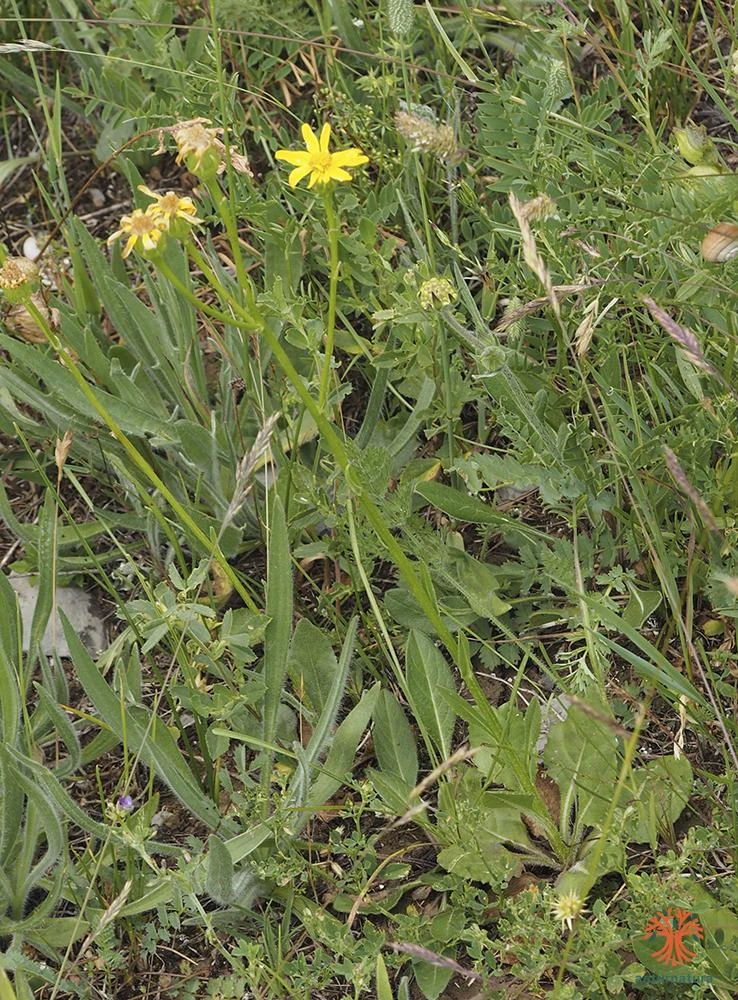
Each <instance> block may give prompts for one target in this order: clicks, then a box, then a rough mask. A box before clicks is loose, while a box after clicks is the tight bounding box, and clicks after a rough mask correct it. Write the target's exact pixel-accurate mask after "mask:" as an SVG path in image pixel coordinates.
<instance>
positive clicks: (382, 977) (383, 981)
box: [0, 951, 394, 1000]
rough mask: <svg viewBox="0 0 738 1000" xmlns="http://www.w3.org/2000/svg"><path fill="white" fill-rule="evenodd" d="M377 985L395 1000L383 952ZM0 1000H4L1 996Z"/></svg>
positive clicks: (384, 999) (383, 996) (383, 999)
mask: <svg viewBox="0 0 738 1000" xmlns="http://www.w3.org/2000/svg"><path fill="white" fill-rule="evenodd" d="M376 983H377V988H376V992H377V1000H394V997H393V996H392V987H391V986H390V981H389V976H388V975H387V966H386V965H385V964H384V959H383V958H382V952H381V951H380V952H377V970H376ZM0 1000H2V997H1V996H0Z"/></svg>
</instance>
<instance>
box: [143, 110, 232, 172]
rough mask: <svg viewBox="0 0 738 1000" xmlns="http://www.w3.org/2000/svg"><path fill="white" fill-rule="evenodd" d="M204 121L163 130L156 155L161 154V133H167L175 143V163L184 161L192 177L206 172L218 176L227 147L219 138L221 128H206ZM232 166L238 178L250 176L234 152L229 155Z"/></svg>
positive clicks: (201, 119) (195, 120)
mask: <svg viewBox="0 0 738 1000" xmlns="http://www.w3.org/2000/svg"><path fill="white" fill-rule="evenodd" d="M207 124H209V123H208V121H207V119H206V118H192V119H190V120H189V121H184V122H177V123H176V124H175V125H170V126H168V127H167V128H163V129H161V130H160V132H159V149H158V150H157V152H158V153H163V152H164V133H165V132H168V133H169V134H170V135H172V136H173V137H174V141H175V142H176V143H177V149H178V150H179V152H178V153H177V160H176V162H177V163H182V162H184V161H185V160H186V161H187V166H188V168H189V169H190V170H191V171H192V173H194V174H198V173H202V172H205V173H207V172H208V171H211V170H212V171H213V172H214V173H219V174H221V173H222V172H223V171H224V170H225V166H226V162H225V161H226V147H225V143H223V142H222V141H221V140H220V139H219V138H218V136H219V135H222V134H223V129H222V128H207V127H206V125H207ZM228 155H229V159H230V163H231V166H232V167H233V169H234V170H236V171H237V172H238V173H240V174H249V175H250V174H251V168H250V167H249V161H248V160H247V158H246V157H245V156H243V155H242V154H241V153H237V152H235V150H234V149H233V148H231V149H229V151H228Z"/></svg>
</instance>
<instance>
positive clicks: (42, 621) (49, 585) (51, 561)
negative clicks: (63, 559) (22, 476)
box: [28, 489, 56, 669]
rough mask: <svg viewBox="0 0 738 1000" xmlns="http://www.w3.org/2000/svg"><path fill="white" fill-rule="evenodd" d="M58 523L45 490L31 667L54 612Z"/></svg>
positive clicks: (38, 537) (29, 646) (37, 540)
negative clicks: (55, 537) (55, 538)
mask: <svg viewBox="0 0 738 1000" xmlns="http://www.w3.org/2000/svg"><path fill="white" fill-rule="evenodd" d="M55 523H56V503H55V502H54V497H53V494H52V492H51V490H50V489H47V490H46V494H45V496H44V505H43V507H42V508H41V512H40V514H39V518H38V529H39V530H38V535H37V536H36V562H37V565H38V587H37V588H36V606H35V608H34V609H33V618H32V619H31V629H30V633H29V638H28V666H29V668H31V669H32V668H33V666H34V664H35V663H36V660H37V659H38V657H39V655H40V651H41V640H42V639H43V635H44V632H45V631H46V626H47V625H48V623H49V619H50V618H51V615H52V614H53V611H54V607H53V604H54V572H55V568H56V552H55V550H54V525H55Z"/></svg>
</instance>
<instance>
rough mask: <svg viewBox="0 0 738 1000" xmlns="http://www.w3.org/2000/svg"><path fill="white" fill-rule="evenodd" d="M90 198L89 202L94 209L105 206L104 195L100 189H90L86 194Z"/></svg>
mask: <svg viewBox="0 0 738 1000" xmlns="http://www.w3.org/2000/svg"><path fill="white" fill-rule="evenodd" d="M87 193H88V194H89V196H90V201H91V202H92V204H93V205H94V207H95V208H102V207H103V205H104V204H105V195H104V194H103V193H102V191H101V190H100V188H90V190H89V191H88V192H87Z"/></svg>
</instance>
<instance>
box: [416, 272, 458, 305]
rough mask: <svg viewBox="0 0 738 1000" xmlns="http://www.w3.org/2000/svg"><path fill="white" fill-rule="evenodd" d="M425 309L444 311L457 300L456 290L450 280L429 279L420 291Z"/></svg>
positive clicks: (420, 298)
mask: <svg viewBox="0 0 738 1000" xmlns="http://www.w3.org/2000/svg"><path fill="white" fill-rule="evenodd" d="M418 299H419V301H420V305H421V307H422V308H423V309H443V307H444V306H448V305H451V303H452V302H453V301H454V300H455V299H456V289H455V288H454V285H453V282H451V281H449V279H448V278H438V277H435V278H428V280H427V281H424V282H423V283H422V285H421V286H420V288H419V290H418Z"/></svg>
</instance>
